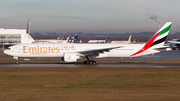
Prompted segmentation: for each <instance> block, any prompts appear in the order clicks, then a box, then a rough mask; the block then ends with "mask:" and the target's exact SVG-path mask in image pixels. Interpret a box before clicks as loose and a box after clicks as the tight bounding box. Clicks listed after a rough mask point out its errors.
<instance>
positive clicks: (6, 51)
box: [3, 49, 12, 55]
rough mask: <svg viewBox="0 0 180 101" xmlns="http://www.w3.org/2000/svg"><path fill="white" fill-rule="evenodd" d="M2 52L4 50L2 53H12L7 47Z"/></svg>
mask: <svg viewBox="0 0 180 101" xmlns="http://www.w3.org/2000/svg"><path fill="white" fill-rule="evenodd" d="M3 52H4V54H7V55H10V53H12V51H11V50H8V49H5V50H4V51H3Z"/></svg>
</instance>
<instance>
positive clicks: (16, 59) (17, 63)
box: [13, 56, 19, 64]
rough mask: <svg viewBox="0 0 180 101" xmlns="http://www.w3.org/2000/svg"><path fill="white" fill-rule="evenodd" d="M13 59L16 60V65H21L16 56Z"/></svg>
mask: <svg viewBox="0 0 180 101" xmlns="http://www.w3.org/2000/svg"><path fill="white" fill-rule="evenodd" d="M13 58H14V59H15V60H16V62H15V63H16V64H18V63H19V61H18V57H16V56H14V57H13Z"/></svg>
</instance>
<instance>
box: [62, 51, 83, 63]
mask: <svg viewBox="0 0 180 101" xmlns="http://www.w3.org/2000/svg"><path fill="white" fill-rule="evenodd" d="M79 58H80V57H79V56H78V55H77V53H64V58H63V61H65V62H76V61H77V59H79Z"/></svg>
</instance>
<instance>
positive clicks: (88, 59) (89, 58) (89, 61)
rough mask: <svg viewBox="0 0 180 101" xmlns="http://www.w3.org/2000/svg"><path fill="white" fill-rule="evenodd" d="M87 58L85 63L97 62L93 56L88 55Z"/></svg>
mask: <svg viewBox="0 0 180 101" xmlns="http://www.w3.org/2000/svg"><path fill="white" fill-rule="evenodd" d="M86 58H87V60H86V61H84V64H94V65H95V64H96V61H93V57H92V56H86Z"/></svg>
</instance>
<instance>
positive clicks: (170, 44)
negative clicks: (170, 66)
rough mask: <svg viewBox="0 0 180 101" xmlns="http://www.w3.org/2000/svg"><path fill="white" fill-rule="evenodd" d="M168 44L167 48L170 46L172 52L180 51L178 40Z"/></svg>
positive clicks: (179, 41)
mask: <svg viewBox="0 0 180 101" xmlns="http://www.w3.org/2000/svg"><path fill="white" fill-rule="evenodd" d="M168 42H169V46H171V47H172V49H173V50H180V39H172V40H171V41H168Z"/></svg>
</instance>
